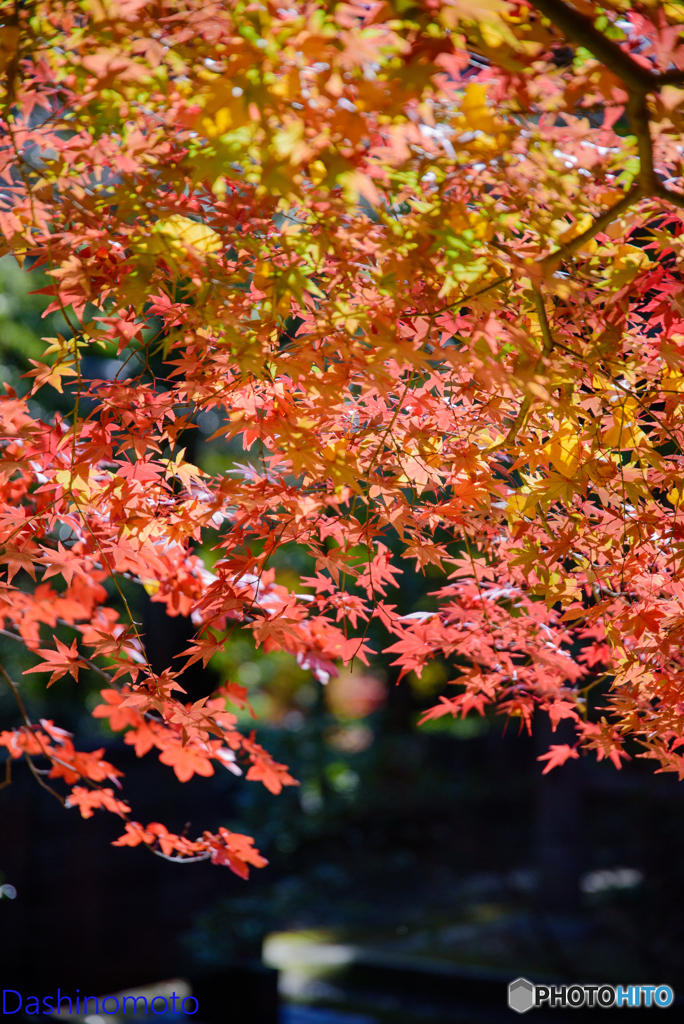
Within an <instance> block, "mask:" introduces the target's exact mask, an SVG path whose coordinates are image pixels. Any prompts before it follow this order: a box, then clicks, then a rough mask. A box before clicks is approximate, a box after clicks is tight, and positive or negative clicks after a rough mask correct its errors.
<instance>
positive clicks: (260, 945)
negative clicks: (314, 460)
mask: <svg viewBox="0 0 684 1024" xmlns="http://www.w3.org/2000/svg"><path fill="white" fill-rule="evenodd" d="M44 283H45V279H44V278H43V277H42V276H41V274H40V273H39V272H36V271H33V272H27V271H26V270H25V269H24V270H22V269H20V268H19V267H18V266H17V265H16V263H14V261H13V260H12V259H11V258H10V257H4V258H3V259H1V260H0V379H1V380H2V381H3V382H6V383H8V384H10V385H11V386H12V387H14V388H16V390H17V391H18V392H19V393H22V394H23V393H25V392H26V391H27V390H28V386H27V383H28V382H27V380H26V379H25V378H24V379H22V374H23V373H25V372H26V370H27V369H29V368H30V364H29V362H28V360H29V359H31V358H38V357H39V356H40V354H41V352H42V350H43V348H44V345H43V343H42V342H41V340H40V339H41V338H42V337H49V336H51V335H52V336H56V335H57V334H58V333H61V334H63V335H66V334H68V326H67V325H66V324H65V322H64V321H63V319H62V317H61V314H52V315H50V316H48V317H47V318H45V319H43V320H42V319H41V313H42V310H43V309H44V308H45V306H46V298H45V296H39V295H33V294H31V292H33V291H34V290H35V289H37V288H40V287H42V286H43V284H44ZM126 358H127V353H124V354H123V355H122V356H121V357H120V358H119V359H118V360H117V359H116V358H115V354H114V353H112V352H108V351H103V353H102V355H101V356H98V357H92V356H88V357H87V358H86V360H85V365H84V368H83V372H84V376H86V377H88V376H89V377H100V378H102V377H114V376H115V375H116V374H117V373H118V372H122V373H123V374H129V373H133V372H137V371H136V370H135V362H134V361H130V362H129V363H128V366H127V368H125V369H123V370H122V366H123V364H124V362H125V360H126ZM155 372H156V373H157V374H158V376H159V377H160V378H161V379H162V380H163V378H164V366H163V364H161V363H160V364H159V365H158V366H156V367H155ZM39 398H40V402H41V403H42V406H39V405H38V404H37V403H35V404H34V411H35V412H36V413H37V414H38V415H41V416H42V417H43V418H44V419H46V420H49V419H50V418H51V417H53V416H54V415H55V414H56V413H59V412H63V413H66V412H67V411H68V409H69V405H70V400H69V396H68V394H65V395H59V394H58V393H57V392H56V391H52V392H51V394H50V395H47V393H46V394H45V395H44V394H43V393H42V392H41V394H40V396H39ZM50 403H51V404H50ZM219 425H220V424H219V420H218V416H217V414H216V413H215V412H212V411H209V412H205V413H202V414H200V416H199V417H198V418H197V428H196V429H195V430H193V431H188V432H187V435H186V437H184V438H183V440H182V443H181V447H182V446H185V447H186V456H185V457H186V459H187V460H188V461H190V462H195V463H197V464H198V465H200V466H202V467H203V468H204V469H206V470H208V471H210V472H212V473H218V472H224V473H225V472H227V471H229V470H231V469H232V468H234V466H235V465H236V464H239V463H245V462H247V461H249V459H250V453H249V452H243V451H242V448H241V447H240V445H239V443H238V444H226V443H224V442H223V441H222V440H215V441H214V440H212V441H209V440H208V438H209V437H210V436H211V435H212V434H213V433H214V432H215V431H216V429H217V428H218V426H219ZM217 538H218V534H215V535H213V536H208V537H207V540H206V543H205V545H204V546H203V547H202V548H198V550H197V553H198V554H201V555H202V556H203V558H204V559H205V564H206V565H207V567H208V568H211V565H212V561H213V560H214V559H215V558H216V557H217V553H216V552H213V551H212V546H213V544H214V543H215V542H216V540H217ZM390 543H391V538H390ZM271 568H272V569H274V570H275V573H276V580H277V582H279V583H282V584H284V585H287V586H294V585H295V584H296V585H297V586H298V588H299V589H301V586H300V585H299V583H298V580H299V575H300V574H303V575H309V574H311V572H312V568H313V567H312V565H311V564H310V563H309V560H308V557H307V556H306V555H304V554H302V552H301V551H300V550H298V549H297V548H294V547H290V548H284V549H281V550H280V551H279V552H278V553H277V554H276V556H275V557H274V558H273V559H272V561H271ZM431 569H432V570H434V567H429V566H428V567H427V570H426V573H425V575H422V574H417V573H414V572H413V571H412V566H411V564H409V563H406V566H405V571H404V575H403V576H402V577H401V580H400V584H401V585H400V587H399V589H398V590H397V591H396V593H395V594H393V595H392V597H391V598H390V600H391V601H392V603H396V604H397V605H398V607H399V610H400V611H401V612H402V613H404V614H408V613H410V612H415V611H430V610H432V609H434V608H435V607H436V605H435V603H434V599H433V598H432V597H431V592H432V591H434V590H436V589H437V588H438V587H439V586H440V584H441V582H442V578H441V576H440V575H439V573H437V571H436V570H434V575H433V574H432V572H431ZM16 582H17V583H19V585H22V584H21V578H20V576H17V578H16ZM27 582H28V581H27ZM52 582H53V583H54V581H52ZM123 585H124V588H125V593H126V598H127V600H128V601H129V603H130V604H131V606H132V608H133V609H134V613H135V615H136V618H137V619H138V620H139V621H141V622H142V623H143V631H144V634H145V642H146V645H147V650H148V655H149V657H150V660H151V662H152V664H153V666H154V667H155V669H156V670H161V669H162V668H164V667H167V666H170V665H171V664H174V666H177V665H178V662H174V657H175V655H177V654H179V653H180V652H181V651H182V650H183V649H184V648H185V647H186V646H187V642H188V640H189V638H190V637H191V636H192V634H193V628H192V626H191V624H190V622H189V621H188V620H186V619H183V618H182V617H180V618H173V619H172V618H169V617H168V616H167V615H166V612H165V606H164V605H163V604H159V603H154V602H152V601H151V600H150V598H149V597H148V595H147V594H146V593H145V591H144V589H143V588H142V587H139V586H136V585H135V584H133V583H132V582H130V581H123ZM117 601H118V596H117V595H116V594H115V593H114V592H112V602H113V603H114V604H115V605H116V603H117ZM60 630H62V632H63V634H64V635H63V636H62V639H63V640H65V641H66V642H69V643H70V642H71V639H72V638H73V636H74V633H73V630H70V629H69V628H68V627H58V630H57V634H58V635H60V636H61V633H60ZM234 637H235V638H234V640H233V642H232V643H231V645H230V647H229V648H228V649H227V651H226V653H225V654H223V655H221V656H220V657H217V658H215V659H214V661H213V662H212V665H211V666H210V668H209V669H208V670H202V668H201V666H199V667H198V666H194V668H193V671H192V674H191V675H190V677H189V679H188V685H187V689H188V699H193V700H196V699H197V698H198V697H200V696H204V695H205V694H208V693H210V692H211V691H212V690H213V689H214V688H215V686H216V685H217V684H218V683H219V682H220V681H224V680H226V679H230V680H233V681H237V682H240V683H242V684H243V685H245V686H247V687H249V690H250V699H251V702H252V704H253V706H254V708H255V709H256V711H257V712H258V716H259V718H258V722H257V723H256V725H257V728H258V739H259V741H260V742H261V743H263V744H264V746H266V748H267V749H268V750H269V751H270V753H272V754H273V756H274V757H275V758H276V759H277V760H278V761H282V762H284V763H286V764H288V765H289V766H290V771H291V773H292V774H293V775H294V776H295V777H296V778H297V779H298V780H300V783H301V785H300V786H299V787H298V788H291V789H287V790H285V791H284V792H283V793H282V794H280V795H279V796H273V795H272V794H270V793H269V792H268V791H267V790H265V789H264V787H263V786H262V785H261V784H260V783H246V782H245V781H244V779H237V778H235V777H234V776H233V775H231V774H230V773H228V772H225V773H222V774H220V775H219V774H216V775H214V776H213V777H212V778H209V779H198V778H197V777H196V778H194V779H193V780H192V781H190V782H188V783H186V784H184V785H181V784H180V783H178V782H177V780H176V778H175V776H174V775H173V773H172V771H171V769H169V768H166V767H164V766H163V765H160V764H159V763H158V761H157V760H156V758H155V757H154V755H153V756H152V757H151V758H150V757H148V758H145V759H143V760H137V759H136V758H135V756H134V755H133V754H132V751H131V748H130V747H126V746H124V744H123V742H122V740H121V736H120V735H117V734H114V733H112V732H111V731H110V730H109V728H108V726H107V724H106V723H105V722H104V721H103V720H95V719H93V718H92V717H91V716H90V714H89V710H90V709H92V707H93V706H94V705H95V704H97V703H99V697H98V693H99V689H100V688H101V682H100V681H99V680H98V678H97V677H96V676H94V675H93V676H91V677H90V678H89V677H88V676H87V675H82V677H81V681H80V682H79V683H78V684H76V683H75V682H74V681H73V680H72V679H70V678H68V679H62V680H60V681H59V683H58V684H56V685H55V686H54V687H52V688H51V689H50V690H46V689H45V686H44V677H42V676H41V677H39V676H36V675H31V676H26V677H23V680H22V690H23V692H24V693H25V699H26V702H27V704H28V706H29V710H30V712H31V713H32V714H33V715H34V716H35V717H36V718H37V717H47V718H52V719H54V720H55V721H56V722H57V724H59V725H61V726H63V727H65V728H68V729H70V730H72V731H73V732H74V733H75V734H76V736H77V740H78V743H79V744H80V745H81V746H82V747H84V748H87V749H96V748H99V747H105V748H106V751H107V753H106V755H105V756H106V757H107V759H108V760H111V761H112V762H113V763H115V764H116V765H117V766H118V767H119V768H121V769H122V770H123V771H124V772H125V773H126V777H125V779H124V792H123V795H124V797H125V798H126V799H127V800H129V802H130V803H131V806H132V808H133V816H134V817H135V818H136V819H137V820H139V821H142V822H147V821H151V820H159V821H163V822H164V823H165V824H166V825H167V826H168V827H169V828H170V829H172V830H173V831H177V832H179V831H182V829H183V827H184V825H185V824H186V822H190V823H191V825H190V833H191V834H192V833H193V830H196V831H197V832H198V833H199V832H200V831H201V830H202V829H204V828H210V829H215V828H216V827H218V826H219V825H224V826H226V827H228V828H230V829H231V830H232V831H237V832H246V833H248V834H249V835H253V836H254V837H255V840H256V845H257V846H258V847H259V849H260V850H261V852H262V853H264V855H265V856H267V857H268V859H269V862H270V863H269V866H268V867H267V868H266V869H264V870H261V871H253V872H252V877H251V878H250V880H249V881H248V882H244V881H242V880H240V879H239V878H237V877H235V876H234V875H232V874H231V873H230V872H228V871H225V870H222V869H220V868H216V867H212V866H211V865H208V864H206V863H203V864H198V865H187V866H185V865H182V866H181V865H174V864H170V863H166V862H164V861H163V860H161V859H159V858H155V857H152V856H150V855H149V853H148V852H147V851H145V850H144V849H142V848H136V849H127V848H124V849H118V848H112V847H111V846H110V845H109V844H110V843H111V841H112V840H113V839H115V838H116V837H117V836H118V835H119V834H120V833H121V825H120V823H119V822H118V820H117V819H115V818H113V817H112V816H111V815H109V816H108V815H105V814H97V815H96V816H95V817H94V818H92V819H91V820H89V821H84V820H82V819H81V818H80V816H79V815H78V812H77V811H76V810H71V811H65V810H64V809H62V808H61V807H60V806H59V804H58V803H57V802H56V801H55V800H54V799H52V798H51V797H50V796H49V794H47V793H45V792H44V791H41V790H40V789H39V788H38V787H37V786H36V784H35V782H34V780H33V779H32V778H31V777H30V776H29V775H28V772H27V771H25V768H24V765H23V764H17V765H16V766H13V768H14V770H13V775H12V784H11V785H10V786H7V787H5V788H3V789H2V790H1V791H0V963H1V964H2V977H3V986H4V987H6V988H11V989H15V990H18V991H21V992H24V993H29V992H30V993H35V994H37V995H38V994H40V995H41V996H42V995H44V994H49V993H50V992H51V991H55V990H56V988H57V986H60V987H61V990H62V992H68V991H69V990H75V989H76V988H80V990H81V992H84V991H85V990H86V989H87V990H88V993H89V994H103V993H108V992H120V991H122V990H125V989H130V988H139V987H140V986H150V985H155V984H158V983H162V982H165V981H168V980H169V979H185V982H184V983H187V984H188V985H191V986H192V990H193V991H194V992H196V993H198V998H199V1000H200V1011H199V1012H198V1014H197V1016H196V1017H195V1018H194V1019H195V1020H199V1019H201V1020H203V1021H204V1022H205V1024H213V1021H217V1022H218V1021H219V1020H223V1019H226V1020H228V1019H232V1016H235V1019H238V1018H239V1019H240V1021H244V1022H245V1024H276V1021H278V1020H280V1022H281V1024H373V1022H380V1021H388V1022H396V1024H399V1022H402V1021H405V1022H407V1024H410V1022H418V1021H424V1022H426V1024H431V1022H436V1021H444V1022H446V1024H449V1022H452V1021H453V1022H456V1021H483V1022H485V1021H492V1022H496V1021H499V1020H508V1019H510V1018H511V1017H512V1016H513V1015H512V1013H509V1011H507V1010H506V1009H505V990H506V986H507V984H508V981H510V980H512V979H513V978H515V977H518V976H519V975H523V976H526V977H529V978H530V979H532V980H539V981H543V980H547V979H550V980H556V981H578V980H579V981H585V982H600V981H603V982H616V983H621V984H627V983H632V984H634V983H652V984H654V983H658V984H662V983H667V984H670V985H672V986H673V987H675V988H676V989H684V915H683V913H682V910H683V909H684V902H683V897H684V853H683V851H684V814H683V811H684V786H682V784H681V783H678V782H677V780H676V778H675V777H673V776H671V775H654V774H653V771H652V769H651V768H650V767H649V765H648V763H647V762H646V763H645V762H643V761H639V760H638V759H635V758H633V759H632V760H631V761H630V762H628V763H627V764H626V765H625V767H624V768H623V769H622V770H621V771H620V772H618V771H616V770H615V768H614V767H613V766H612V765H611V764H606V763H601V764H597V763H596V762H595V760H593V758H586V757H585V758H582V759H580V760H579V761H571V762H569V763H568V764H566V765H565V766H564V767H562V768H560V769H556V770H554V771H553V772H552V773H551V774H549V775H548V776H542V775H541V767H540V764H539V762H538V761H537V760H536V759H537V757H538V756H539V755H540V754H541V753H543V752H544V751H546V750H547V749H548V745H549V742H550V741H551V739H552V734H551V731H550V726H549V723H548V721H547V720H544V718H543V717H540V718H539V719H538V721H537V722H536V723H535V728H534V732H533V735H532V736H527V735H526V734H522V735H519V730H518V722H517V721H516V720H512V721H509V722H508V723H506V721H505V720H504V719H502V718H500V717H497V716H494V715H492V716H486V717H484V718H480V717H479V716H477V715H471V716H470V717H468V718H467V719H465V720H458V721H452V720H451V719H450V718H449V719H447V718H443V719H440V720H438V721H437V722H432V723H428V724H427V725H424V726H421V727H419V726H418V725H417V722H418V719H419V718H420V716H421V712H422V711H423V710H424V709H425V708H427V707H429V706H431V705H432V704H434V703H435V702H436V701H437V698H438V695H439V694H440V693H441V692H446V683H447V680H448V679H449V678H450V670H448V669H447V667H446V665H444V664H442V663H441V662H439V661H437V662H434V663H433V664H432V665H430V666H429V667H428V668H427V669H426V670H425V671H424V673H423V675H422V678H421V679H418V678H417V677H415V676H409V677H408V678H407V679H404V680H403V681H402V682H401V683H400V684H398V685H397V674H396V670H395V669H394V668H393V667H392V666H391V664H390V658H389V657H385V658H383V657H381V656H376V658H375V659H374V660H373V661H372V663H371V665H370V667H365V666H362V665H360V664H358V663H357V664H355V665H354V666H353V667H352V668H349V669H346V670H343V671H342V673H341V675H340V677H339V678H338V679H334V680H332V681H331V682H330V683H329V684H328V685H327V687H324V686H321V685H320V684H319V683H318V682H317V681H316V680H315V679H314V678H313V677H312V675H311V673H310V672H305V671H303V670H302V669H301V668H299V667H298V666H297V664H296V662H295V660H294V658H292V657H290V656H289V655H287V654H283V653H272V654H264V653H263V652H262V651H260V650H256V649H255V648H254V643H253V640H252V637H251V633H249V632H247V631H236V632H235V634H234ZM46 639H47V637H46ZM369 639H370V642H371V646H373V647H374V648H375V649H376V650H378V651H379V650H381V649H382V647H383V646H386V644H387V638H386V636H383V634H382V632H381V630H380V629H379V627H378V626H377V625H373V627H372V629H371V631H370V633H369ZM0 658H1V660H2V664H3V665H4V667H5V669H6V670H7V672H8V673H9V674H10V676H12V677H13V678H15V679H19V678H21V673H22V672H23V671H24V669H26V668H28V667H30V666H31V665H32V664H33V663H34V659H32V658H31V656H30V655H27V654H26V652H25V651H24V650H23V649H22V648H21V646H20V645H18V644H17V643H15V642H14V641H12V640H10V639H7V638H5V637H0ZM594 700H595V702H596V703H597V704H598V705H599V706H600V705H601V692H600V688H599V687H597V688H596V690H595V691H594ZM245 714H246V713H245ZM250 722H251V719H249V716H248V715H246V717H245V719H244V721H243V722H242V724H243V726H247V725H249V723H250ZM16 724H19V721H18V718H17V712H16V708H15V706H14V703H13V699H12V696H11V694H10V693H9V692H7V691H6V689H3V688H2V687H0V728H7V727H9V726H11V725H16ZM567 738H568V737H567V736H565V735H564V734H563V733H562V729H560V728H559V731H558V732H557V733H556V734H555V737H553V741H554V742H561V743H562V742H565V741H567ZM636 753H638V749H634V750H633V751H632V754H636ZM0 775H1V776H2V777H4V769H3V768H2V767H1V766H0ZM188 979H189V980H188ZM276 989H278V991H279V995H278V994H277V992H276ZM189 990H190V989H187V991H189ZM159 991H161V989H160V990H159ZM229 1007H230V1009H231V1014H229V1015H228V1016H226V1013H227V1009H228V1008H229ZM584 1012H585V1013H586V1011H584ZM637 1012H638V1011H637ZM18 1016H19V1014H18ZM168 1016H169V1017H170V1016H171V1015H168ZM161 1017H162V1019H164V1015H163V1014H162V1015H161ZM105 1019H106V1018H105V1017H101V1018H98V1019H95V1018H88V1024H104V1021H105ZM535 1019H537V1020H541V1019H542V1017H541V1015H540V1013H538V1014H537V1017H536V1018H535ZM601 1019H603V1020H605V1019H607V1018H606V1016H605V1013H602V1016H601Z"/></svg>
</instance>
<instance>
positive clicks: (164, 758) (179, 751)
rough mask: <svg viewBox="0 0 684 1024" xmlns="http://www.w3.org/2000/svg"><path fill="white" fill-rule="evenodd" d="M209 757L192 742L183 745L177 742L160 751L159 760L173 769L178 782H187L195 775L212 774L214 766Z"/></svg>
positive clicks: (204, 749) (205, 751)
mask: <svg viewBox="0 0 684 1024" xmlns="http://www.w3.org/2000/svg"><path fill="white" fill-rule="evenodd" d="M209 757H210V753H209V752H208V751H207V750H206V748H202V747H198V746H196V745H195V744H194V743H193V741H192V740H191V741H190V742H189V743H186V744H185V745H183V744H182V743H181V742H180V740H177V741H176V742H171V743H170V744H169V746H167V747H165V748H164V750H162V752H161V754H160V755H159V760H160V761H161V762H162V764H167V765H169V766H170V767H172V768H173V770H174V772H175V773H176V778H178V779H179V780H180V782H187V781H188V779H191V778H192V776H193V775H195V774H197V775H204V776H209V775H213V774H214V766H213V765H212V763H211V761H210V760H209Z"/></svg>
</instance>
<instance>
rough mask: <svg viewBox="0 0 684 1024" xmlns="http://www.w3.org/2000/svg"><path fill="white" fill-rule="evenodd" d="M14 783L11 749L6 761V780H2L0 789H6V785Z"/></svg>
mask: <svg viewBox="0 0 684 1024" xmlns="http://www.w3.org/2000/svg"><path fill="white" fill-rule="evenodd" d="M11 785H12V755H11V754H10V752H9V750H8V751H7V760H6V761H5V781H4V782H0V789H4V788H5V786H11Z"/></svg>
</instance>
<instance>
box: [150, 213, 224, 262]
mask: <svg viewBox="0 0 684 1024" xmlns="http://www.w3.org/2000/svg"><path fill="white" fill-rule="evenodd" d="M157 230H158V231H160V232H161V233H162V234H163V235H167V236H168V237H170V238H172V239H173V241H174V242H175V243H176V244H178V245H179V246H180V247H181V248H184V247H185V245H191V246H192V248H193V249H197V250H198V252H205V253H206V252H217V251H218V250H219V249H220V248H221V238H220V236H219V235H218V234H217V232H216V231H214V229H213V228H210V227H209V226H208V225H207V224H200V223H199V222H198V221H196V220H190V218H189V217H183V216H182V215H181V214H180V213H174V214H172V216H171V217H167V218H166V219H165V220H163V221H160V222H159V224H158V225H157Z"/></svg>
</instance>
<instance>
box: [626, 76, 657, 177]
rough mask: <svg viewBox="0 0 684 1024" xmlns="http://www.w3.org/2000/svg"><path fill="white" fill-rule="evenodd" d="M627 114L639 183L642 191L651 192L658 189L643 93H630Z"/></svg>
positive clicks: (646, 107)
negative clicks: (634, 144)
mask: <svg viewBox="0 0 684 1024" xmlns="http://www.w3.org/2000/svg"><path fill="white" fill-rule="evenodd" d="M627 116H628V118H629V123H630V127H631V129H632V131H633V132H634V134H635V135H636V140H637V147H638V149H639V184H640V186H641V188H642V190H643V192H644V193H648V194H653V193H654V192H657V191H658V188H659V182H658V179H657V178H656V174H655V170H654V167H653V139H652V138H651V128H650V121H649V116H648V104H647V99H646V94H645V93H643V92H642V93H630V97H629V100H628V101H627Z"/></svg>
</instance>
